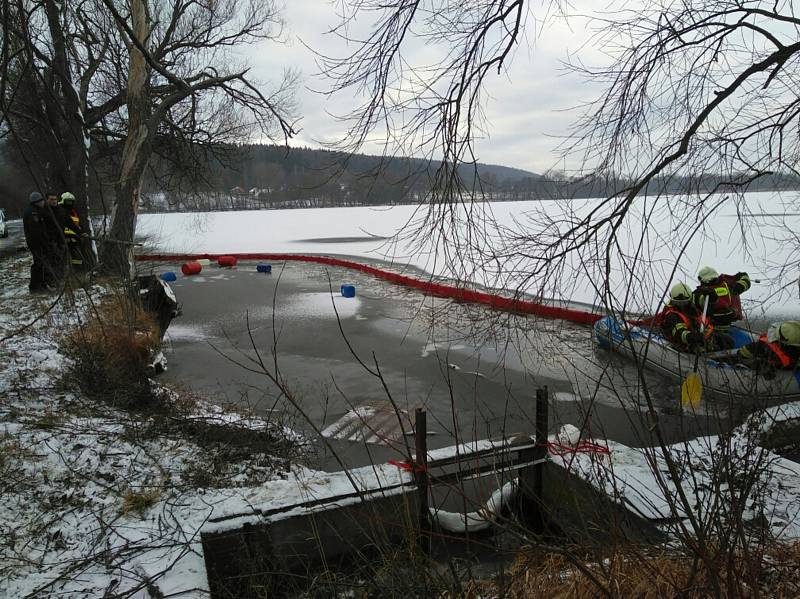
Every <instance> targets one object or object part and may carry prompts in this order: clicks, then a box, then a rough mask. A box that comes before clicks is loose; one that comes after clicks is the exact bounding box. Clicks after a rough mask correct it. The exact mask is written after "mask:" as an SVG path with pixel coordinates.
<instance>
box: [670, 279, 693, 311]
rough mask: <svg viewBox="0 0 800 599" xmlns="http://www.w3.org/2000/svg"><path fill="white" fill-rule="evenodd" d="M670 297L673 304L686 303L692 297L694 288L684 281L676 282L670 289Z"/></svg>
mask: <svg viewBox="0 0 800 599" xmlns="http://www.w3.org/2000/svg"><path fill="white" fill-rule="evenodd" d="M669 298H670V300H671V301H672V303H673V304H678V305H680V304H686V303H688V302H689V300H690V299H692V290H691V289H689V286H688V285H687V284H686V283H684V282H683V281H681V282H679V283H676V284H675V285H673V286H672V289H670V290H669Z"/></svg>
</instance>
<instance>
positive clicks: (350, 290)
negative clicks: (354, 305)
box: [342, 285, 356, 297]
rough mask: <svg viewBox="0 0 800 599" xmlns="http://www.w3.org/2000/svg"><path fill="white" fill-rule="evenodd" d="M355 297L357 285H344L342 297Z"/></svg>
mask: <svg viewBox="0 0 800 599" xmlns="http://www.w3.org/2000/svg"><path fill="white" fill-rule="evenodd" d="M355 296H356V286H355V285H342V297H355Z"/></svg>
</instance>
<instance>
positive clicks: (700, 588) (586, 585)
mask: <svg viewBox="0 0 800 599" xmlns="http://www.w3.org/2000/svg"><path fill="white" fill-rule="evenodd" d="M578 563H580V565H581V567H582V568H583V569H581V568H579V567H578V565H577V564H578ZM798 567H800V543H798V544H794V545H779V544H775V546H774V547H773V548H772V549H771V551H770V553H769V555H768V556H767V557H766V558H765V559H764V560H761V561H758V562H757V563H756V564H754V563H753V560H744V559H739V560H737V561H736V563H735V564H734V568H733V576H729V575H728V574H726V573H725V570H724V568H720V570H719V571H716V572H714V573H713V575H709V574H712V573H711V572H709V570H708V568H707V567H705V566H704V565H703V564H702V562H700V563H697V564H695V562H694V560H693V558H692V557H691V556H687V555H682V554H679V553H677V552H675V553H656V554H654V553H652V551H650V552H648V553H645V552H644V551H642V550H637V548H628V549H625V550H619V551H617V552H616V553H615V554H614V555H612V556H610V557H607V558H605V559H601V560H597V559H595V560H592V559H590V558H587V559H585V560H584V559H580V558H577V559H575V558H573V559H569V558H568V557H566V555H563V554H556V553H545V552H541V551H536V550H535V549H526V550H523V551H521V552H520V553H519V555H518V557H517V560H516V562H515V563H514V565H513V567H512V569H511V571H510V575H509V579H510V581H511V582H510V583H509V584H508V586H506V588H505V589H502V590H501V589H495V590H494V594H499V595H500V596H504V597H509V598H511V599H545V598H547V599H550V598H567V597H568V598H570V599H589V598H594V597H598V596H602V595H606V596H612V597H638V598H642V599H649V598H662V597H670V598H672V597H698V598H699V597H708V596H713V595H716V594H718V595H719V596H723V597H757V596H764V597H767V596H768V597H778V598H784V597H785V598H789V597H798V596H800V580H798V576H797V570H798ZM593 578H594V580H593ZM748 580H752V581H753V582H754V583H755V584H749V583H748ZM755 587H757V588H755ZM717 589H718V590H717ZM470 590H471V592H470V593H468V595H471V596H476V597H477V596H486V592H487V588H486V587H485V586H484V585H475V587H473V588H471V589H470ZM489 594H492V593H489Z"/></svg>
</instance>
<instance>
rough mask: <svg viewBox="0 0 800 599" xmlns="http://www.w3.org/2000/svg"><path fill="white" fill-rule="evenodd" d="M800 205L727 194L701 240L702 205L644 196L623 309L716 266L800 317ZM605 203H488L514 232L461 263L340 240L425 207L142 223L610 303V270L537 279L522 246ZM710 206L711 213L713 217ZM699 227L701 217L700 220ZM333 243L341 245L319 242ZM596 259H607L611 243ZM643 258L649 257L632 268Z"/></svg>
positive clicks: (632, 238) (161, 217) (631, 240)
mask: <svg viewBox="0 0 800 599" xmlns="http://www.w3.org/2000/svg"><path fill="white" fill-rule="evenodd" d="M797 201H798V194H797V193H796V192H791V193H784V194H777V193H773V192H759V193H752V194H748V195H747V196H746V202H745V203H744V204H737V203H735V202H734V200H732V199H728V198H727V196H715V197H712V198H711V199H710V200H709V201H708V202H707V204H708V205H709V206H711V205H712V204H714V203H715V202H717V203H719V204H720V208H719V210H718V211H717V212H716V213H715V214H714V216H713V217H711V218H710V219H709V220H708V221H707V222H705V224H704V226H703V227H704V228H703V229H702V230H701V231H700V232H698V233H696V234H692V227H691V226H690V225H689V224H688V223H687V220H686V219H687V214H689V210H690V209H691V208H690V207H688V203H687V201H686V200H685V199H683V198H678V197H674V198H666V199H664V200H662V201H661V203H658V204H657V203H655V202H653V201H652V198H649V199H648V198H642V199H641V200H640V201H637V204H636V205H635V206H634V208H633V209H632V210H631V215H630V216H629V217H628V220H626V221H625V226H623V227H622V228H621V229H620V230H619V232H618V237H617V243H618V244H619V247H620V248H621V250H622V251H621V252H618V253H617V257H616V258H615V259H614V260H612V263H611V265H610V266H611V281H610V283H611V291H612V293H613V294H614V295H615V301H616V302H617V303H618V304H621V303H625V305H626V306H627V308H628V309H629V310H641V311H652V310H654V309H656V308H658V307H659V305H660V302H661V301H662V299H663V296H664V293H665V291H666V290H667V289H668V288H669V286H670V284H671V282H673V281H676V280H679V279H682V280H685V281H687V282H689V284H690V285H693V284H694V282H695V281H696V278H695V277H696V272H697V270H698V269H699V268H700V267H701V266H703V265H705V264H710V265H713V266H714V267H715V268H716V269H717V270H718V271H720V272H727V273H736V272H738V271H740V270H745V271H748V272H749V273H750V275H751V277H752V278H753V279H760V280H761V283H759V284H755V285H754V286H753V288H752V289H751V290H750V291H749V292H747V293H746V294H745V295H744V296H743V299H744V303H745V308H746V310H748V311H750V312H751V314H752V315H753V316H756V317H768V316H772V315H780V316H785V315H787V314H794V315H795V316H797V315H798V313H800V294H799V293H798V285H797V279H798V275H800V270H798V268H794V267H792V265H793V264H795V263H796V262H797V260H796V254H795V251H796V245H795V243H794V236H795V232H796V230H797V228H798V226H800V214H798V213H797V212H796V208H795V206H794V203H795V202H797ZM597 203H598V200H575V201H572V202H499V203H487V204H482V205H479V208H477V210H479V211H481V216H482V217H486V219H487V220H488V219H490V218H491V219H493V221H494V222H496V223H497V224H498V226H499V227H501V228H502V227H505V229H501V228H496V229H495V228H492V227H489V229H488V231H487V235H486V236H485V237H481V238H482V239H486V244H487V245H485V246H483V247H481V248H473V250H474V251H469V252H465V253H461V254H459V255H458V260H454V259H453V258H454V257H455V254H454V252H455V251H456V248H453V247H451V246H450V245H448V244H446V243H444V242H441V241H439V240H437V239H436V238H435V236H432V235H424V236H422V238H421V239H420V238H417V239H415V240H414V243H405V242H404V241H403V240H398V241H397V243H395V244H391V243H388V242H383V241H380V240H378V239H375V240H372V239H370V240H367V241H352V242H348V241H341V240H343V239H344V240H347V239H353V238H361V239H363V238H364V237H365V232H368V233H369V234H372V235H376V236H380V237H391V236H393V235H395V234H397V233H398V232H399V231H401V229H403V227H404V226H406V225H407V224H408V223H409V222H411V221H413V220H414V218H415V215H416V216H419V215H420V214H421V213H424V211H425V210H427V209H428V208H427V207H418V206H395V207H392V208H380V209H377V208H368V207H358V208H320V209H305V210H264V211H248V212H216V213H203V214H196V213H192V214H143V215H140V216H139V219H138V225H137V226H138V228H137V235H140V236H145V237H147V238H148V239H149V243H150V244H151V245H152V246H153V250H152V251H153V252H156V253H158V252H161V253H174V252H188V253H193V252H196V253H203V252H208V253H226V252H230V253H234V252H276V253H284V252H286V253H297V254H306V253H311V254H327V255H342V256H351V257H355V258H368V259H379V260H385V261H388V262H391V263H394V264H395V265H400V266H406V265H411V266H414V267H417V268H420V269H422V270H424V271H426V272H429V273H433V274H436V275H442V276H449V277H456V278H459V279H461V280H469V281H472V282H475V283H480V284H485V285H487V286H489V287H493V288H509V289H514V288H521V289H523V290H526V291H529V292H534V293H536V292H541V293H542V294H543V295H544V296H546V297H555V298H558V299H562V300H565V301H576V302H582V303H588V304H595V303H599V302H600V301H601V299H602V298H601V297H600V296H599V295H598V293H599V292H601V291H602V286H600V287H598V283H600V282H601V280H600V279H601V278H602V275H603V272H604V271H602V270H599V269H601V268H602V267H603V265H602V264H600V263H598V264H596V265H595V266H587V264H592V261H587V259H586V258H587V254H586V252H588V251H589V250H584V253H583V254H580V255H575V256H573V257H571V258H569V259H568V260H567V262H566V264H565V268H564V269H563V270H561V271H559V272H558V273H555V272H548V273H546V274H545V275H543V276H542V277H530V274H531V270H532V269H533V264H532V263H531V261H530V259H529V258H528V257H527V255H528V252H526V251H524V249H525V248H516V247H515V246H514V243H516V240H517V239H518V237H516V236H515V235H528V236H535V235H541V236H547V235H551V236H552V235H555V233H556V232H558V231H559V230H560V229H563V228H564V227H566V226H567V225H568V224H572V223H575V222H577V221H578V220H579V219H580V218H581V217H583V216H585V215H586V214H587V213H588V212H589V211H590V210H591V209H593V208H595V207H596V206H597ZM700 210H701V213H703V214H705V213H707V212H708V210H710V209H709V208H700ZM793 210H795V212H793ZM739 212H741V213H743V217H742V218H743V224H744V228H743V229H740V228H739V227H738V224H737V222H738V221H737V219H736V217H737V213H739ZM476 220H477V219H476ZM696 220H697V219H696V218H692V219H691V220H690V221H689V223H694V222H696ZM743 231H744V233H745V236H744V237H743V236H742V234H741V233H742V232H743ZM406 233H407V230H406ZM451 237H452V238H454V239H459V237H463V238H466V236H465V235H461V236H459V235H453V236H451ZM326 238H327V239H331V240H333V241H331V242H330V243H319V242H318V240H319V239H326ZM640 243H641V244H642V252H640V253H638V254H636V253H635V251H634V250H635V248H636V247H637V246H638V245H639V244H640ZM684 246H685V251H682V248H683V247H684ZM461 249H463V247H462V248H461ZM497 249H503V250H505V252H504V254H503V255H505V256H507V257H505V258H499V257H498V258H496V259H491V260H489V259H487V255H492V253H493V251H492V250H497ZM478 250H480V251H478ZM592 251H594V252H600V253H601V255H602V247H600V248H597V247H595V249H594V250H592ZM636 256H639V258H640V260H641V261H639V262H636V263H635V264H632V260H633V258H634V257H636ZM676 265H677V267H676ZM673 268H676V272H673ZM630 285H633V287H632V289H633V293H632V294H630V297H629V298H627V299H626V294H625V291H626V289H627V288H628V287H629V286H630Z"/></svg>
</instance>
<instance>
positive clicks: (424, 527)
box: [414, 408, 430, 552]
mask: <svg viewBox="0 0 800 599" xmlns="http://www.w3.org/2000/svg"><path fill="white" fill-rule="evenodd" d="M414 439H415V450H416V454H417V455H416V458H415V459H414V476H415V478H416V479H417V492H418V493H419V543H420V546H421V547H422V548H423V550H424V551H426V552H427V551H429V550H430V535H429V534H428V532H429V531H430V513H429V511H428V487H429V481H428V420H427V413H426V412H425V410H423V409H422V408H417V409H416V410H415V411H414Z"/></svg>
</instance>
